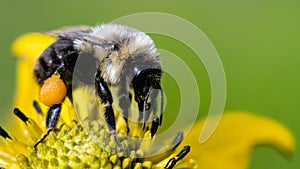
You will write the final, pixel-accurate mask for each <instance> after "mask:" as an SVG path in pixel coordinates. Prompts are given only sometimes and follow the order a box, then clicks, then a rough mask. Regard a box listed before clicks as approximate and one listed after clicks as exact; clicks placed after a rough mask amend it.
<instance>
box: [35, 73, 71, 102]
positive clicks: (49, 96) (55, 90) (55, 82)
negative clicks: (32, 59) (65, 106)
mask: <svg viewBox="0 0 300 169" xmlns="http://www.w3.org/2000/svg"><path fill="white" fill-rule="evenodd" d="M66 94H67V87H66V85H65V83H64V82H63V81H62V80H61V79H60V76H59V75H55V74H53V75H52V76H51V77H50V78H48V79H47V80H45V81H44V84H43V85H42V87H41V89H40V95H39V99H40V101H41V102H42V103H43V104H45V105H46V106H49V107H51V106H53V105H55V104H59V103H61V102H62V100H63V99H64V98H65V97H66Z"/></svg>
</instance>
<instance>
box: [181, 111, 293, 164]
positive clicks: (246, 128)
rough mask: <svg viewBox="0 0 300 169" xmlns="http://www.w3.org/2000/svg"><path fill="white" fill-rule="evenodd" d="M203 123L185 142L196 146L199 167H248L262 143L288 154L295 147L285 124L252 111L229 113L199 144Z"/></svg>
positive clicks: (194, 150)
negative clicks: (256, 147)
mask: <svg viewBox="0 0 300 169" xmlns="http://www.w3.org/2000/svg"><path fill="white" fill-rule="evenodd" d="M203 124H204V120H202V121H199V122H198V123H197V124H196V125H195V126H194V127H193V129H192V130H191V132H190V133H189V134H188V135H187V137H186V138H185V139H184V141H183V143H182V144H181V145H187V144H188V145H191V146H192V148H191V152H190V154H189V157H191V158H193V159H195V160H196V161H197V162H198V167H199V168H205V169H229V168H230V169H245V168H247V165H248V162H249V158H250V153H251V150H252V148H253V147H255V146H256V145H260V144H264V145H265V144H267V145H272V146H273V147H274V148H276V149H277V150H279V151H280V152H281V153H283V154H284V155H289V154H291V153H292V152H293V150H294V149H295V142H294V138H293V136H292V134H291V133H290V132H289V131H288V130H287V129H286V128H285V127H284V126H283V125H281V124H280V123H278V122H276V121H273V120H271V119H268V118H264V117H260V116H257V115H253V114H250V113H244V112H236V113H225V114H224V115H223V117H222V120H221V122H220V124H219V126H218V128H217V129H216V131H215V132H214V134H213V135H212V136H211V137H210V138H209V139H208V140H207V141H206V142H205V143H203V144H199V142H198V140H199V134H200V131H201V129H202V127H203ZM179 149H180V148H179Z"/></svg>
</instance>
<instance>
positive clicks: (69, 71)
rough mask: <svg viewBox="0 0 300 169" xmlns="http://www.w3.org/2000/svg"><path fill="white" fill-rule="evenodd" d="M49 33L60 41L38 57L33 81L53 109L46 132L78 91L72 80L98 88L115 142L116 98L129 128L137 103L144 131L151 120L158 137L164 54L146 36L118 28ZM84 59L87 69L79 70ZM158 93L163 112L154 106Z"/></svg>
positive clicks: (98, 95) (105, 27)
mask: <svg viewBox="0 0 300 169" xmlns="http://www.w3.org/2000/svg"><path fill="white" fill-rule="evenodd" d="M47 34H49V35H52V36H56V37H57V40H56V41H55V42H54V43H53V44H52V45H50V46H49V47H48V48H47V49H45V51H44V52H43V53H42V54H41V55H40V56H39V57H38V58H37V60H36V64H35V67H34V76H35V78H36V81H37V83H38V84H39V85H40V86H41V88H40V94H39V99H40V101H41V102H42V103H43V104H45V105H47V106H48V107H49V110H48V112H47V117H46V128H47V129H48V132H47V133H49V131H51V130H53V129H54V128H55V126H56V124H57V122H58V119H59V116H60V112H61V107H62V103H63V101H64V99H65V98H66V97H68V98H69V99H70V100H71V101H72V90H73V89H74V88H76V86H74V83H72V79H74V77H75V78H76V79H77V80H78V81H80V82H81V83H82V84H87V85H94V86H95V97H96V99H98V101H99V102H100V103H101V104H103V105H104V107H105V109H104V112H103V115H104V119H105V122H106V124H107V127H108V128H109V129H110V131H111V132H112V133H113V135H114V136H115V138H116V122H115V113H114V109H113V106H112V105H113V104H114V103H113V100H114V99H118V102H117V103H118V104H119V105H118V106H119V107H120V108H121V110H122V111H121V112H122V115H123V117H124V119H125V121H126V123H127V126H128V112H129V109H130V107H131V105H132V102H133V99H134V102H136V103H137V105H138V111H139V115H138V116H139V122H140V123H142V128H143V129H145V126H146V121H147V120H148V119H149V117H151V118H152V125H151V135H152V136H153V135H154V134H155V133H156V131H157V129H158V127H159V126H160V125H161V123H162V111H163V90H162V87H161V77H162V70H161V63H160V55H159V53H158V51H157V49H156V47H155V44H154V42H153V40H152V39H151V38H150V37H149V36H148V35H146V34H145V33H144V32H141V31H139V30H136V29H134V28H130V27H127V26H123V25H117V24H102V25H99V26H96V27H88V26H79V27H69V28H66V29H64V30H55V31H51V32H47ZM80 58H81V60H82V61H83V63H84V64H81V65H83V66H79V68H77V69H75V66H76V63H77V61H78V60H79V59H80ZM112 86H115V87H117V88H118V92H117V97H115V98H113V96H112V92H111V91H110V87H112ZM159 92H160V111H158V108H157V107H158V106H157V104H156V103H155V102H156V100H157V99H158V95H159ZM158 112H159V113H158ZM150 114H151V116H150ZM127 128H128V127H127ZM128 131H129V128H128ZM46 135H47V134H46ZM46 135H45V136H46ZM45 136H44V137H45ZM44 137H43V138H44ZM43 138H42V139H41V140H40V141H39V142H38V143H37V144H36V145H35V147H36V146H37V145H38V144H39V143H40V142H41V141H42V140H43Z"/></svg>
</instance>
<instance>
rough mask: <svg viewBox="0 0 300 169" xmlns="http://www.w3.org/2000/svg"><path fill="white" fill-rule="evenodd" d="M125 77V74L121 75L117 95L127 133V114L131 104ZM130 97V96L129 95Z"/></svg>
mask: <svg viewBox="0 0 300 169" xmlns="http://www.w3.org/2000/svg"><path fill="white" fill-rule="evenodd" d="M126 86H127V85H126V79H125V76H121V79H120V89H119V91H118V95H119V106H120V108H121V109H122V114H123V118H124V120H125V122H126V127H127V133H129V126H128V115H129V113H128V112H129V107H130V104H131V98H130V94H129V92H128V89H127V87H126ZM131 97H132V96H131Z"/></svg>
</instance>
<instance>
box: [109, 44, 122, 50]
mask: <svg viewBox="0 0 300 169" xmlns="http://www.w3.org/2000/svg"><path fill="white" fill-rule="evenodd" d="M106 48H107V49H108V50H110V51H119V50H120V47H119V45H117V44H108V45H106Z"/></svg>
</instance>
